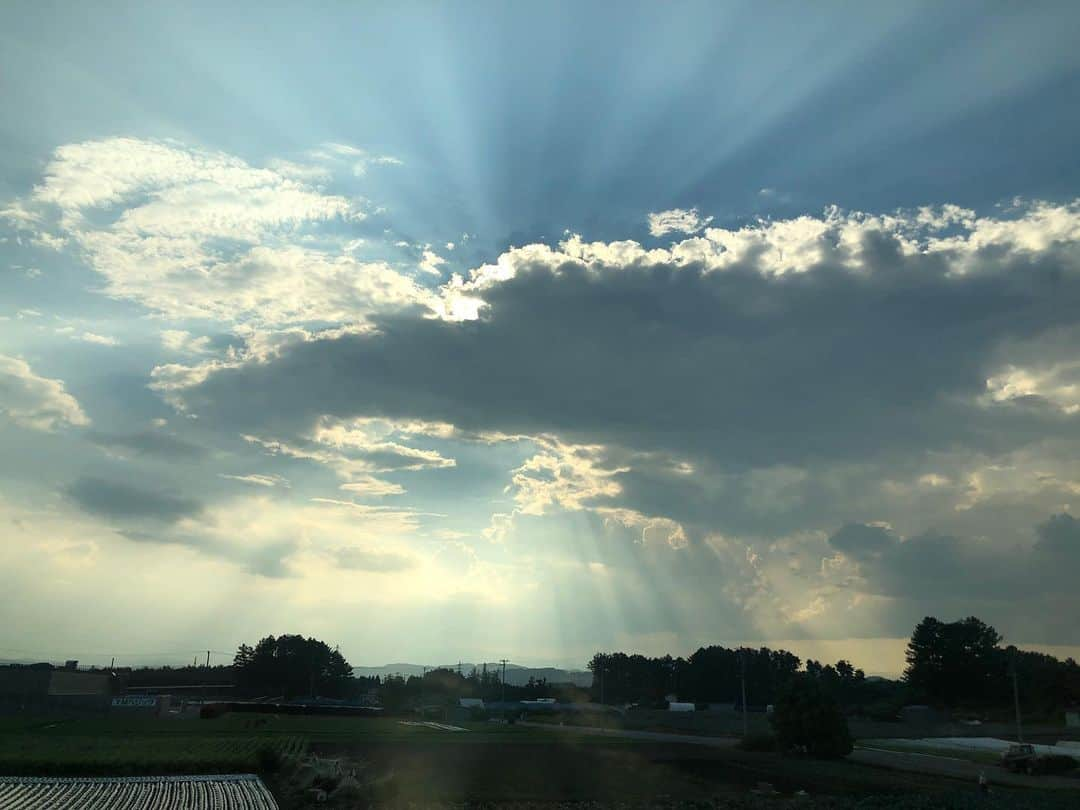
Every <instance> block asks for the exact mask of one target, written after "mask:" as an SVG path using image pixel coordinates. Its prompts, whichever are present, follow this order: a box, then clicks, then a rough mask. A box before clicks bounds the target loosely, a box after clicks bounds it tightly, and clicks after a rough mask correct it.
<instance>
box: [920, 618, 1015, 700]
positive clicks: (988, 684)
mask: <svg viewBox="0 0 1080 810" xmlns="http://www.w3.org/2000/svg"><path fill="white" fill-rule="evenodd" d="M1000 641H1001V636H1000V635H999V634H998V632H997V630H995V629H994V628H993V627H991V626H990V625H988V624H985V623H984V622H982V621H980V620H979V619H977V618H975V617H974V616H969V617H968V618H966V619H961V620H960V621H956V622H942V621H939V620H937V619H935V618H933V617H932V616H927V617H926V618H925V619H923V620H922V621H921V622H919V624H918V625H917V626H916V627H915V630H914V632H912V634H911V640H910V641H909V642H908V646H907V653H906V660H907V668H906V669H905V670H904V680H905V681H906V682H907V684H908V685H909V686H911V687H912V688H913V689H914V690H915V691H916V692H917V693H919V694H921V695H924V696H925V698H926V699H927V700H929V701H930V702H932V703H936V704H938V705H943V706H956V705H958V704H959V703H960V702H961V701H963V702H965V703H970V704H982V703H985V702H986V701H987V699H988V698H990V697H991V696H992V695H993V694H994V692H995V691H996V687H997V686H998V684H997V683H996V681H999V680H1000V674H999V671H1000V667H999V666H997V663H998V660H999V653H998V646H997V645H998V644H999V643H1000Z"/></svg>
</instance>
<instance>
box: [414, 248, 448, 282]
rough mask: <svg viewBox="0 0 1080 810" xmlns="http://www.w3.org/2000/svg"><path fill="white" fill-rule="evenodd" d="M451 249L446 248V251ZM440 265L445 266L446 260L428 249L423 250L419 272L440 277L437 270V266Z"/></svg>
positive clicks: (440, 273) (439, 272) (439, 271)
mask: <svg viewBox="0 0 1080 810" xmlns="http://www.w3.org/2000/svg"><path fill="white" fill-rule="evenodd" d="M452 249H453V248H448V250H452ZM441 264H446V259H444V258H443V257H442V256H440V255H439V254H437V253H436V252H435V251H433V250H431V249H430V248H425V249H424V253H423V255H422V256H421V258H420V264H419V267H420V269H421V270H423V271H424V272H425V273H430V274H432V275H435V276H440V275H442V271H441V270H439V265H441Z"/></svg>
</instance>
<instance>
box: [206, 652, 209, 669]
mask: <svg viewBox="0 0 1080 810" xmlns="http://www.w3.org/2000/svg"><path fill="white" fill-rule="evenodd" d="M206 668H207V669H210V651H209V650H207V651H206Z"/></svg>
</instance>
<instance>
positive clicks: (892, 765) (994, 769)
mask: <svg viewBox="0 0 1080 810" xmlns="http://www.w3.org/2000/svg"><path fill="white" fill-rule="evenodd" d="M848 759H849V760H850V761H852V762H861V763H862V764H864V765H872V766H874V767H876V768H889V769H891V770H895V771H908V772H910V773H929V774H935V775H937V776H949V777H952V778H953V779H962V780H967V781H970V782H971V783H972V784H976V783H977V782H978V779H979V773H980V772H983V773H985V774H986V778H987V780H989V782H990V785H991V787H993V785H1008V786H1009V787H1027V788H1050V789H1059V788H1064V789H1072V790H1080V779H1076V778H1073V777H1069V776H1028V775H1027V774H1022V773H1012V772H1010V771H1007V770H1005V769H1004V768H1001V767H998V766H997V765H989V764H984V763H979V762H972V761H970V760H967V759H960V758H958V757H949V756H939V755H937V754H922V753H916V752H914V751H889V750H886V749H884V748H872V747H863V746H860V745H856V747H855V750H854V751H852V752H851V753H850V754H849V755H848Z"/></svg>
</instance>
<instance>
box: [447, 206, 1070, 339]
mask: <svg viewBox="0 0 1080 810" xmlns="http://www.w3.org/2000/svg"><path fill="white" fill-rule="evenodd" d="M676 211H678V209H676ZM669 213H671V212H663V214H669ZM678 213H680V214H689V213H693V212H683V211H678ZM652 216H656V217H659V216H661V215H660V214H653V215H650V217H652ZM694 216H695V217H696V214H694ZM666 221H667V220H661V222H666ZM698 221H699V220H693V221H691V220H689V219H687V220H686V222H687V223H688V224H689V225H691V226H692V225H693V223H694V222H698ZM705 223H706V221H700V225H701V228H696V227H695V228H694V230H700V231H701V232H700V235H697V236H692V237H690V238H687V239H684V240H682V241H679V242H674V243H672V244H671V245H670V246H669V247H667V248H652V249H646V248H645V247H644V246H642V245H641V244H640V243H638V242H636V241H634V240H629V239H627V240H620V241H614V242H586V241H584V240H583V239H582V238H581V237H580V236H579V235H577V234H573V233H569V234H568V235H567V237H566V238H565V239H564V240H563V241H562V242H560V243H559V244H558V245H557V246H556V247H554V248H553V247H551V246H549V245H545V244H529V245H523V246H521V247H514V248H511V249H510V250H507V251H505V252H504V253H502V254H500V255H499V256H498V258H497V259H496V260H495V261H494V262H493V263H491V264H485V265H482V266H480V267H478V268H475V269H474V270H472V271H470V273H469V275H468V278H463V277H461V276H459V275H458V274H456V273H455V274H454V275H453V276H452V277H451V278H450V280H449V281H447V282H446V283H445V284H444V285H443V286H442V287H441V289H440V293H441V301H439V302H437V303H435V304H431V305H430V306H432V308H433V309H434V310H435V311H436V313H437V314H438V315H439V316H440V317H442V318H444V319H445V320H451V321H457V320H475V319H476V318H478V317H479V313H480V311H481V310H482V309H483V308H484V307H485V306H486V302H485V301H484V297H483V294H484V290H486V289H488V288H491V287H493V286H495V285H497V284H500V283H502V282H504V281H508V280H510V279H512V278H514V277H515V276H517V275H518V274H519V273H522V272H528V271H529V270H530V269H532V268H537V267H542V268H546V269H547V270H548V271H550V272H555V273H557V272H558V269H559V268H560V267H561V266H562V265H563V264H566V263H568V262H578V263H581V264H584V265H585V266H586V267H587V268H589V269H590V270H591V271H593V272H595V273H599V274H602V273H618V272H619V271H620V270H621V269H624V268H628V267H638V266H649V265H653V264H657V265H669V266H674V267H676V268H680V267H686V266H694V267H698V266H700V267H703V268H704V269H705V271H706V272H718V271H723V270H726V269H728V268H732V267H737V266H740V265H744V266H748V267H753V268H754V269H756V270H757V271H758V272H760V273H762V274H764V275H770V276H771V275H783V274H785V273H805V272H808V271H810V270H811V269H812V268H814V267H815V266H818V265H821V264H823V263H825V262H830V263H831V264H833V265H834V266H839V267H842V268H845V269H847V270H849V271H852V272H873V271H872V270H871V269H870V267H869V265H868V261H867V255H866V254H865V251H866V247H867V245H868V244H870V243H873V242H874V241H875V240H876V241H882V240H884V241H886V242H887V243H890V244H891V245H892V246H894V248H895V249H896V250H897V251H898V252H899V253H900V254H901V255H908V256H911V255H915V254H920V253H922V254H934V255H935V256H936V257H938V258H940V259H941V260H942V261H944V262H947V263H948V265H949V267H950V268H951V271H952V272H955V273H965V272H970V271H972V269H974V268H975V267H977V262H978V260H979V257H980V256H983V255H984V254H986V253H987V252H990V251H996V255H997V257H998V258H1002V257H1008V256H1010V255H1019V254H1032V253H1037V252H1039V251H1043V250H1046V249H1048V248H1049V247H1050V246H1051V245H1054V244H1063V243H1067V242H1077V241H1080V200H1076V201H1073V202H1071V203H1066V204H1061V205H1055V204H1052V203H1046V202H1036V203H1031V204H1018V205H1017V206H1016V207H1014V208H1013V209H1011V210H1010V211H1008V212H1006V215H1004V216H1002V217H1001V218H991V217H977V216H975V214H974V212H972V211H969V210H968V209H965V208H961V207H959V206H956V205H943V206H937V207H929V206H926V207H922V208H919V209H917V210H914V211H905V210H901V211H896V212H894V213H892V214H866V213H863V212H860V211H843V210H841V209H840V208H838V207H836V206H830V207H829V208H827V209H826V210H825V211H824V213H823V214H822V215H821V216H799V217H794V218H792V219H782V220H765V219H762V220H758V221H757V222H755V223H754V224H752V225H746V226H744V227H742V228H738V229H734V230H732V229H728V228H705V227H704V225H705ZM665 227H666V226H665ZM702 228H703V230H702ZM670 230H674V229H670ZM664 232H665V233H666V232H668V231H664Z"/></svg>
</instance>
